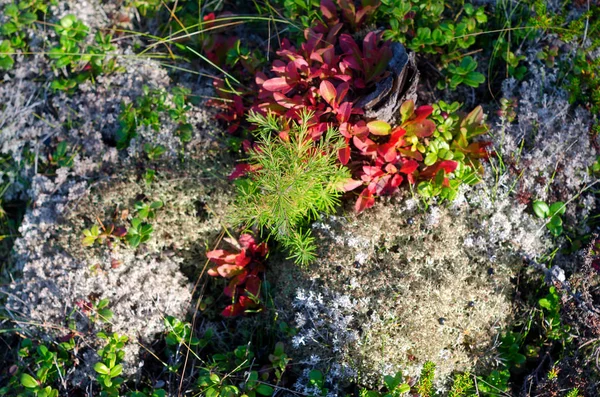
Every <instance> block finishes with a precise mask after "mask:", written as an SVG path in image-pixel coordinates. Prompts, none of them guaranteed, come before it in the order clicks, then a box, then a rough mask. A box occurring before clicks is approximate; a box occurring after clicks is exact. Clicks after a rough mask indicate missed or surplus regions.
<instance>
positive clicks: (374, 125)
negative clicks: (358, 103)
mask: <svg viewBox="0 0 600 397" xmlns="http://www.w3.org/2000/svg"><path fill="white" fill-rule="evenodd" d="M367 128H368V129H369V132H370V133H371V134H373V135H389V134H390V131H391V130H392V127H391V126H390V125H389V124H388V123H386V122H385V121H381V120H376V121H371V122H369V123H367Z"/></svg>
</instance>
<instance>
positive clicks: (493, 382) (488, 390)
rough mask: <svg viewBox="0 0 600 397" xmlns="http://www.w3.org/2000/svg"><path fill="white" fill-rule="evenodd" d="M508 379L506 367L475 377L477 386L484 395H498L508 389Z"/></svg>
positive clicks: (494, 396)
mask: <svg viewBox="0 0 600 397" xmlns="http://www.w3.org/2000/svg"><path fill="white" fill-rule="evenodd" d="M509 380H510V371H509V370H508V368H504V369H502V370H493V371H492V372H491V373H490V374H489V375H487V376H484V377H481V376H478V377H477V388H478V389H479V392H481V393H483V395H484V396H490V397H499V396H503V395H504V394H505V393H506V392H508V391H509V385H508V382H509Z"/></svg>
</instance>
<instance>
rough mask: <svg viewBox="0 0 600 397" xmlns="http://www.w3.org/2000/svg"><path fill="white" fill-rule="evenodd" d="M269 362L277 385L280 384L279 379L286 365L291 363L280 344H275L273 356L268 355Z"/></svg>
mask: <svg viewBox="0 0 600 397" xmlns="http://www.w3.org/2000/svg"><path fill="white" fill-rule="evenodd" d="M269 361H270V362H271V364H272V365H273V370H274V372H275V379H276V380H277V383H279V382H281V378H282V376H283V374H284V372H285V370H286V368H287V365H288V363H289V362H290V361H291V358H289V357H288V356H287V354H285V351H284V346H283V343H282V342H277V343H276V344H275V349H274V350H273V354H269Z"/></svg>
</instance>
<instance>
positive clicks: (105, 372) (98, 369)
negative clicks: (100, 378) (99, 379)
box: [94, 362, 110, 375]
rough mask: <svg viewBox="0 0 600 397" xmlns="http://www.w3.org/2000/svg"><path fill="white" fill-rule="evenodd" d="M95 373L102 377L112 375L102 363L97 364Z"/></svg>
mask: <svg viewBox="0 0 600 397" xmlns="http://www.w3.org/2000/svg"><path fill="white" fill-rule="evenodd" d="M94 371H96V372H98V373H99V374H102V375H108V374H110V369H108V367H107V366H106V365H105V364H104V363H102V362H97V363H96V365H94Z"/></svg>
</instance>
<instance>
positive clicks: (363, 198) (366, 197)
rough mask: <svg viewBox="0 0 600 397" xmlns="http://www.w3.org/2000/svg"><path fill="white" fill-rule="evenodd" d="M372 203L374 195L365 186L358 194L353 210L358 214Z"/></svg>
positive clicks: (373, 202)
mask: <svg viewBox="0 0 600 397" xmlns="http://www.w3.org/2000/svg"><path fill="white" fill-rule="evenodd" d="M373 205H375V197H373V193H371V191H369V189H368V188H365V189H364V190H363V191H362V192H361V193H360V195H359V196H358V199H357V200H356V204H355V205H354V210H355V211H356V212H357V213H358V214H360V213H361V212H363V211H364V210H366V209H368V208H371V207H372V206H373Z"/></svg>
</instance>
